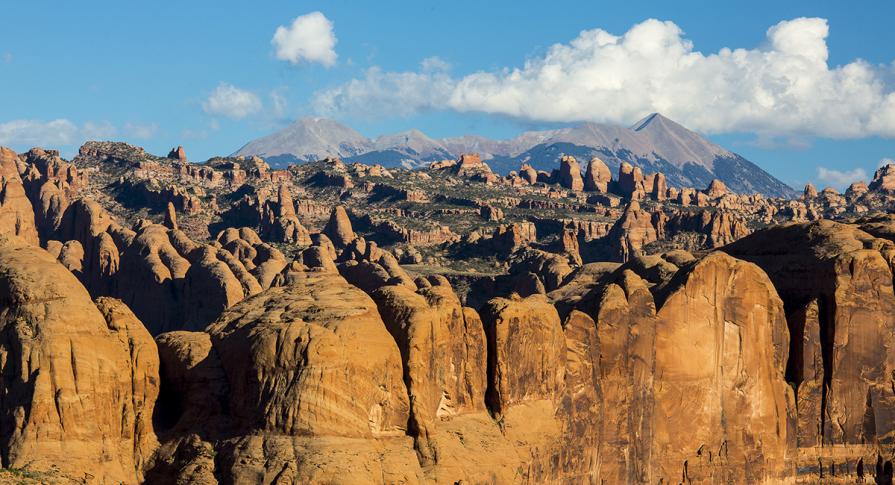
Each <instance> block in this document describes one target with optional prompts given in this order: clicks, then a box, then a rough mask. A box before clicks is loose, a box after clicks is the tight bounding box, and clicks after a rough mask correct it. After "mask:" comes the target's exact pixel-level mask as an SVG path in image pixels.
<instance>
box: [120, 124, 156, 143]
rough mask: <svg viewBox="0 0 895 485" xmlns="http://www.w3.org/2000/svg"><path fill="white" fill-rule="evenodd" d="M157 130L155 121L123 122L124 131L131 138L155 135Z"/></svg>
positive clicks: (146, 137)
mask: <svg viewBox="0 0 895 485" xmlns="http://www.w3.org/2000/svg"><path fill="white" fill-rule="evenodd" d="M157 131H158V124H157V123H131V122H128V123H125V124H124V133H125V134H126V135H127V136H129V137H132V138H137V139H142V140H146V139H149V138H152V137H153V136H155V134H156V132H157Z"/></svg>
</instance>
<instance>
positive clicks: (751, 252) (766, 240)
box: [725, 221, 895, 473]
mask: <svg viewBox="0 0 895 485" xmlns="http://www.w3.org/2000/svg"><path fill="white" fill-rule="evenodd" d="M725 251H727V252H729V253H731V254H734V255H736V256H737V257H740V258H743V259H747V260H750V261H754V262H755V263H756V264H758V265H759V266H761V267H762V268H763V269H764V270H765V271H766V272H767V273H768V275H769V276H770V277H771V279H772V280H773V281H774V284H775V286H776V288H777V290H778V291H779V293H780V295H781V296H782V298H783V301H784V302H785V303H786V305H787V306H788V307H789V308H791V310H790V318H789V320H788V324H789V328H790V332H791V333H792V335H793V336H794V337H796V338H794V340H793V342H792V347H791V353H792V354H793V355H794V356H795V359H794V360H793V361H792V362H791V363H790V366H789V368H788V375H787V377H788V379H789V380H791V381H792V382H794V383H795V384H796V385H797V386H798V387H797V390H798V393H799V394H798V403H799V417H798V421H799V423H798V430H799V443H800V446H803V447H811V446H818V445H822V446H823V447H824V448H815V449H813V450H812V453H813V455H816V459H814V460H813V463H812V465H813V466H815V467H820V468H821V471H820V472H821V473H823V469H824V467H829V468H830V469H831V470H833V471H836V470H838V471H839V472H840V473H841V472H847V471H849V470H854V469H856V467H857V465H858V463H862V464H867V463H871V461H870V460H873V462H875V459H874V457H873V455H874V454H875V453H876V451H874V450H875V449H876V446H878V445H884V444H886V443H888V440H889V438H888V437H889V436H891V433H892V427H893V422H892V419H891V417H892V415H893V406H895V395H893V391H892V386H891V382H892V381H891V379H892V375H893V374H892V372H893V370H895V369H893V354H892V352H891V351H890V350H889V349H891V348H892V345H893V342H892V338H893V330H895V329H893V328H892V326H893V320H892V318H891V315H892V314H893V313H892V312H893V311H895V293H893V289H892V270H891V262H890V261H891V260H892V254H893V251H895V246H893V245H892V243H891V242H890V241H888V240H883V239H876V238H874V237H873V236H871V235H870V234H867V233H865V232H863V231H861V230H859V229H857V228H855V227H854V226H847V225H843V224H837V223H834V222H830V221H818V222H814V223H810V224H793V225H789V226H783V227H779V228H774V229H771V230H767V231H763V232H761V233H757V234H755V235H753V236H750V237H747V238H745V239H742V240H741V241H738V242H736V243H734V244H732V245H730V246H727V247H726V248H725ZM865 445H871V448H869V449H868V448H867V447H866V446H865ZM837 447H838V448H839V450H840V451H838V452H834V451H833V450H835V449H836V448H837ZM813 455H812V456H813Z"/></svg>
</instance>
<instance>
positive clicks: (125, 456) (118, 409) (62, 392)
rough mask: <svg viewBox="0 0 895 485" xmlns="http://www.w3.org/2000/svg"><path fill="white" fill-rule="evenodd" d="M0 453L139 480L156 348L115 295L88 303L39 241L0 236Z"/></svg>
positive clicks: (149, 445) (13, 459)
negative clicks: (32, 242) (35, 243)
mask: <svg viewBox="0 0 895 485" xmlns="http://www.w3.org/2000/svg"><path fill="white" fill-rule="evenodd" d="M0 287H2V302H0V307H2V309H3V311H2V313H0V325H2V327H3V331H2V338H0V362H2V367H3V373H2V378H0V389H2V398H0V414H2V418H0V419H2V422H3V426H2V436H0V439H2V442H0V458H2V462H3V466H4V467H5V468H22V467H25V466H28V467H30V468H33V469H38V470H40V469H44V470H45V469H49V468H51V467H54V466H55V467H58V468H59V469H61V470H63V471H65V472H66V473H68V474H70V475H71V476H76V477H85V478H88V479H89V481H96V482H106V483H111V482H114V483H118V482H123V483H139V482H141V481H142V479H143V470H144V465H145V464H146V462H147V460H148V459H149V458H151V456H152V454H153V452H154V451H155V448H156V446H157V441H156V439H155V433H154V432H153V428H152V424H151V415H152V408H153V405H154V403H155V400H156V396H157V395H158V390H159V381H158V354H157V351H156V346H155V343H154V342H153V341H152V338H151V337H150V336H149V333H148V332H146V330H145V329H144V328H143V326H142V325H141V323H140V321H139V320H137V318H136V317H135V316H134V315H133V313H131V311H130V310H129V309H128V308H127V307H126V306H124V305H123V304H122V303H121V302H120V301H118V300H113V299H106V298H101V299H99V300H97V301H96V302H95V303H94V302H93V301H92V300H91V298H90V295H89V294H88V293H87V291H86V290H85V289H84V287H83V286H81V284H80V283H79V282H78V281H77V279H75V277H74V276H73V275H72V274H71V273H70V272H68V271H67V270H66V269H65V268H64V267H63V266H62V265H60V264H58V263H56V261H55V260H54V258H53V257H52V256H50V255H49V254H47V253H46V252H44V251H43V250H41V249H38V248H34V247H30V246H27V245H26V244H25V243H24V242H22V241H20V240H16V239H14V238H10V237H8V236H0Z"/></svg>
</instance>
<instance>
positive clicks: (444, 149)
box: [234, 113, 795, 197]
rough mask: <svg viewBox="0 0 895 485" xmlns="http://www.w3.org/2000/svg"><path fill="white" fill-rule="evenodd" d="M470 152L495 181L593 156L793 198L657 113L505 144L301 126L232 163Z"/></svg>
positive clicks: (393, 160)
mask: <svg viewBox="0 0 895 485" xmlns="http://www.w3.org/2000/svg"><path fill="white" fill-rule="evenodd" d="M471 152H474V153H478V154H479V155H481V157H482V159H483V160H487V162H488V164H489V165H490V166H491V168H492V169H493V170H495V171H496V172H498V173H501V174H506V173H508V172H510V171H512V170H517V169H518V168H519V167H520V165H521V164H523V163H527V164H529V165H531V166H532V167H534V168H535V169H538V170H545V171H550V170H552V169H554V168H556V167H558V165H559V162H558V161H559V159H560V157H562V156H563V155H572V156H574V157H575V158H577V159H578V160H581V161H583V162H585V163H586V161H587V160H589V159H590V158H591V157H594V156H596V157H599V158H600V159H602V160H603V161H604V162H606V164H607V165H608V166H609V168H610V169H611V170H612V171H613V173H617V171H618V167H619V165H620V164H621V163H622V162H629V163H631V164H632V165H635V166H639V167H641V169H642V170H643V171H644V172H646V173H650V172H662V173H664V174H665V176H666V178H667V180H668V183H669V184H670V185H672V186H678V187H700V188H701V187H705V186H707V185H708V184H709V182H710V181H711V180H712V179H713V178H717V179H720V180H721V181H723V182H724V183H725V184H726V185H727V186H728V187H729V188H730V189H731V190H733V191H736V192H739V193H756V192H757V193H761V194H763V195H766V196H786V197H791V196H793V195H794V193H795V192H794V191H793V189H792V188H791V187H789V186H787V185H786V184H785V183H783V182H781V181H780V180H778V179H776V178H775V177H774V176H772V175H771V174H769V173H767V172H766V171H764V170H762V169H761V168H760V167H758V166H757V165H755V164H754V163H752V162H750V161H749V160H746V159H745V158H743V157H742V156H740V155H738V154H736V153H734V152H732V151H730V150H727V149H725V148H723V147H721V146H719V145H716V144H714V143H712V142H710V141H709V140H707V139H705V138H704V137H702V136H700V135H699V134H698V133H696V132H694V131H692V130H689V129H687V128H685V127H684V126H682V125H680V124H679V123H676V122H674V121H673V120H671V119H669V118H666V117H665V116H662V115H661V114H659V113H653V114H651V115H649V116H647V117H645V118H643V119H642V120H640V121H638V122H637V123H634V125H632V126H630V127H625V126H620V125H609V124H600V123H589V122H588V123H581V124H578V125H575V126H571V127H567V128H560V129H555V130H544V131H527V132H524V133H522V134H520V135H519V136H517V137H515V138H512V139H508V140H493V139H490V138H486V137H482V136H475V135H467V136H461V137H452V138H442V139H434V138H431V137H429V136H427V135H426V134H425V133H423V132H421V131H419V130H415V129H414V130H408V131H404V132H401V133H397V134H393V135H383V136H380V137H377V138H373V139H370V138H367V137H366V136H364V135H362V134H361V133H359V132H357V131H356V130H354V129H352V128H350V127H348V126H345V125H343V124H341V123H338V122H336V121H334V120H330V119H326V118H301V119H299V120H297V121H295V122H294V123H292V124H290V125H289V126H287V127H285V128H283V129H282V130H280V131H278V132H276V133H273V134H271V135H268V136H265V137H262V138H258V139H256V140H253V141H250V142H249V143H246V144H245V145H244V146H243V147H242V148H240V149H239V150H237V151H236V153H234V155H244V156H250V155H258V156H261V157H264V158H265V159H266V160H267V161H268V163H270V164H271V165H272V166H274V167H283V166H285V165H287V164H290V163H302V162H307V161H313V160H318V159H322V158H326V157H330V156H334V157H339V158H341V159H343V160H345V161H348V162H354V161H357V162H362V163H367V164H373V163H378V164H382V165H384V166H386V167H405V168H420V167H424V166H426V165H428V164H429V163H431V162H433V161H438V160H444V159H453V158H457V157H458V156H459V155H460V154H462V153H471Z"/></svg>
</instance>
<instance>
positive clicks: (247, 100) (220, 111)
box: [202, 83, 261, 120]
mask: <svg viewBox="0 0 895 485" xmlns="http://www.w3.org/2000/svg"><path fill="white" fill-rule="evenodd" d="M202 109H203V110H204V111H205V112H206V113H208V114H210V115H216V116H224V117H227V118H232V119H234V120H238V119H241V118H245V117H246V116H248V115H251V114H254V113H257V112H258V111H260V110H261V99H260V98H259V97H258V95H257V94H255V93H253V92H251V91H246V90H244V89H239V88H238V87H236V86H234V85H232V84H227V83H221V84H219V85H218V87H217V88H215V90H214V91H212V92H211V95H209V96H208V99H206V100H205V102H204V103H202Z"/></svg>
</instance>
